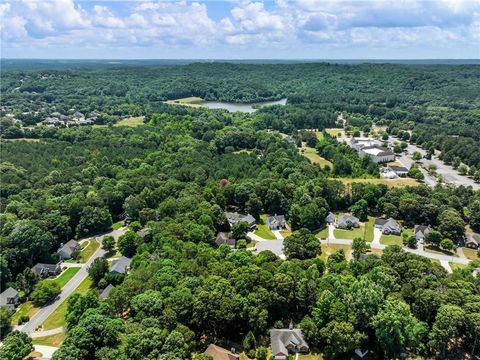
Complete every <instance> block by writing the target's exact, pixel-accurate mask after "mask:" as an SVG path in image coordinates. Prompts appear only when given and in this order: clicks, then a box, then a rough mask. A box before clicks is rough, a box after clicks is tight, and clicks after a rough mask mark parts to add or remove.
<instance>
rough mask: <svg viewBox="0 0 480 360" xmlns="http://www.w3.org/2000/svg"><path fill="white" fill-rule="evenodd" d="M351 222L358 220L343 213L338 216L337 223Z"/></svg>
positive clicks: (357, 221) (355, 222)
mask: <svg viewBox="0 0 480 360" xmlns="http://www.w3.org/2000/svg"><path fill="white" fill-rule="evenodd" d="M348 222H350V223H352V224H358V223H359V222H360V220H359V219H358V218H357V217H355V216H353V215H343V216H340V217H339V218H338V223H339V224H344V223H348Z"/></svg>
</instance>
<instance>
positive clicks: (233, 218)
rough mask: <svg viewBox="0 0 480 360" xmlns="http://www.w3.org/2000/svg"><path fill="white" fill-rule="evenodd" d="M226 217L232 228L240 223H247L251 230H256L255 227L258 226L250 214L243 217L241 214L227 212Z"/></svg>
mask: <svg viewBox="0 0 480 360" xmlns="http://www.w3.org/2000/svg"><path fill="white" fill-rule="evenodd" d="M225 216H226V218H227V220H228V223H229V224H230V226H233V225H234V224H236V223H238V222H240V221H245V222H246V223H248V226H249V227H250V229H254V228H255V226H257V225H256V221H255V218H254V217H253V216H252V215H250V214H247V215H243V214H239V213H233V212H226V213H225Z"/></svg>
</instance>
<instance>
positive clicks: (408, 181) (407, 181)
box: [331, 178, 420, 187]
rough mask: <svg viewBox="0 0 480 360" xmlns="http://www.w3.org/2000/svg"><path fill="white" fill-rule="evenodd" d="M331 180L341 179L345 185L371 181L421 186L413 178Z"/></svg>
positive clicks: (390, 184) (392, 185) (394, 184)
mask: <svg viewBox="0 0 480 360" xmlns="http://www.w3.org/2000/svg"><path fill="white" fill-rule="evenodd" d="M331 180H339V181H341V182H342V183H343V184H344V185H346V186H348V185H350V184H352V183H354V182H361V183H370V184H377V185H378V184H385V185H387V186H388V187H395V186H419V185H420V183H419V182H417V181H416V180H414V179H411V178H398V179H351V178H331Z"/></svg>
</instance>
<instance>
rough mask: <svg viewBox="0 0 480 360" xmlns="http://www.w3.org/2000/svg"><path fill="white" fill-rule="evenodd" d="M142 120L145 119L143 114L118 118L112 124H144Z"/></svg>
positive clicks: (134, 125) (130, 125) (131, 125)
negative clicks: (118, 119) (117, 120)
mask: <svg viewBox="0 0 480 360" xmlns="http://www.w3.org/2000/svg"><path fill="white" fill-rule="evenodd" d="M143 120H145V116H135V117H128V118H125V119H122V120H120V121H119V122H117V123H115V124H114V125H113V126H129V127H137V126H141V125H145V123H144V122H143Z"/></svg>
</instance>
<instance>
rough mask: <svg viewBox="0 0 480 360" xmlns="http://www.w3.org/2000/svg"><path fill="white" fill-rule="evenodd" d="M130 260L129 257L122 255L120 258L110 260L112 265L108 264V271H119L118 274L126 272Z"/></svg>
mask: <svg viewBox="0 0 480 360" xmlns="http://www.w3.org/2000/svg"><path fill="white" fill-rule="evenodd" d="M131 262H132V259H131V258H128V257H126V256H122V257H121V258H118V259H115V260H113V261H112V266H110V270H109V271H110V272H116V273H120V274H126V273H127V270H128V268H129V266H130V263H131Z"/></svg>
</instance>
